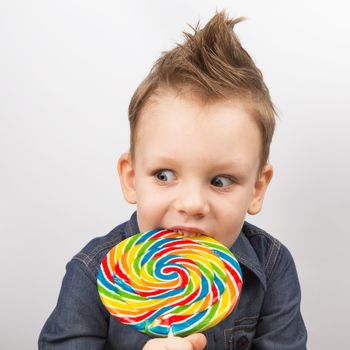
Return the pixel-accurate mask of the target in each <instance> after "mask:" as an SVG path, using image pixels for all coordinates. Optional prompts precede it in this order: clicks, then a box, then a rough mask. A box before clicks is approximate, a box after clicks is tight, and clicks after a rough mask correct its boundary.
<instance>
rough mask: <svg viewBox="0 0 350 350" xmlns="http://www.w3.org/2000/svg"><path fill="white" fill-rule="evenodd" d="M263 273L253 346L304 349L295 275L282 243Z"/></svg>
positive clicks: (258, 347)
mask: <svg viewBox="0 0 350 350" xmlns="http://www.w3.org/2000/svg"><path fill="white" fill-rule="evenodd" d="M267 277H268V284H267V292H266V294H265V298H264V302H263V306H262V309H261V312H260V319H259V322H258V327H257V331H256V335H255V339H254V342H253V344H254V345H253V349H255V350H258V349H259V350H263V349H268V350H272V349H278V350H305V349H306V340H307V333H306V328H305V325H304V321H303V319H302V316H301V313H300V300H301V292H300V285H299V280H298V275H297V271H296V268H295V264H294V261H293V258H292V256H291V254H290V252H289V251H288V250H287V248H286V247H284V246H283V245H281V248H280V251H279V254H278V255H277V258H276V262H275V264H274V267H273V269H272V272H271V273H270V276H267Z"/></svg>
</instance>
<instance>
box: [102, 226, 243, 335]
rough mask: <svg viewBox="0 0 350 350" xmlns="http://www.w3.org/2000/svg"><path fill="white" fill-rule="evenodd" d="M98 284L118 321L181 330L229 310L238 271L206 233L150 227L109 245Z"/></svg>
mask: <svg viewBox="0 0 350 350" xmlns="http://www.w3.org/2000/svg"><path fill="white" fill-rule="evenodd" d="M97 286H98V292H99V294H100V297H101V300H102V302H103V304H104V305H105V307H106V308H107V310H108V311H109V312H110V313H111V314H112V315H113V316H114V317H115V318H116V319H118V320H119V321H120V322H122V323H124V324H128V325H130V326H132V327H134V328H136V329H138V330H139V331H141V332H145V333H147V334H149V335H151V336H157V337H166V336H167V335H168V334H169V332H172V333H173V334H175V335H177V336H186V335H189V334H191V333H194V332H200V331H203V330H205V329H208V328H210V327H212V326H214V325H216V324H217V323H219V322H220V321H221V320H223V319H224V318H225V317H226V316H228V315H229V314H230V312H231V311H232V309H233V308H234V306H235V305H236V303H237V301H238V297H239V294H240V291H241V288H242V273H241V269H240V266H239V264H238V262H237V260H236V259H235V257H234V256H233V254H232V253H231V252H230V251H229V250H228V249H227V248H226V247H225V246H223V245H222V244H221V243H219V242H217V241H216V240H214V239H212V238H210V237H207V236H203V235H201V236H196V237H184V236H183V234H182V233H180V232H174V231H170V230H152V231H148V232H145V233H139V234H136V235H134V236H131V237H129V238H127V239H125V240H124V241H122V242H120V243H119V244H117V245H116V246H114V247H113V248H112V249H111V250H110V251H109V253H108V254H107V255H106V256H105V257H104V259H103V261H102V263H101V265H100V268H99V271H98V275H97Z"/></svg>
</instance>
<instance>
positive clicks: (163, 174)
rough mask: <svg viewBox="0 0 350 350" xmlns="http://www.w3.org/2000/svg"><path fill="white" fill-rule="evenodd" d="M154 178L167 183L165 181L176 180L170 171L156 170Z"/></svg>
mask: <svg viewBox="0 0 350 350" xmlns="http://www.w3.org/2000/svg"><path fill="white" fill-rule="evenodd" d="M154 176H155V177H156V178H157V180H159V181H163V182H167V181H172V180H175V179H176V176H175V173H174V172H173V171H172V170H166V169H164V170H158V171H157V172H156V173H155V174H154Z"/></svg>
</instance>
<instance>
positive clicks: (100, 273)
mask: <svg viewBox="0 0 350 350" xmlns="http://www.w3.org/2000/svg"><path fill="white" fill-rule="evenodd" d="M97 280H98V281H99V282H100V283H101V284H102V285H103V286H104V287H105V288H106V289H108V290H110V291H112V292H115V286H114V284H113V283H111V282H110V281H109V280H108V279H107V278H106V277H105V275H104V273H103V271H102V269H101V267H100V268H99V270H98V273H97Z"/></svg>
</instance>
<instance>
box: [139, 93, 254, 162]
mask: <svg viewBox="0 0 350 350" xmlns="http://www.w3.org/2000/svg"><path fill="white" fill-rule="evenodd" d="M135 136H136V144H135V151H136V152H135V153H136V154H135V156H136V157H137V153H139V154H141V155H144V156H147V155H149V156H152V154H155V153H157V154H161V153H162V154H164V153H171V154H172V155H177V154H179V153H181V155H182V156H183V155H184V153H187V154H188V156H193V155H194V153H195V154H196V155H197V156H202V157H203V161H204V160H205V159H209V158H210V157H219V156H220V159H221V160H222V159H224V158H225V157H226V158H228V159H234V158H236V159H237V158H246V159H247V160H249V161H251V162H252V161H255V160H256V158H257V159H258V160H259V155H260V139H261V135H260V132H259V128H258V126H257V125H256V123H255V121H254V119H253V117H252V116H251V115H250V113H249V109H248V108H246V104H245V103H243V102H240V101H239V100H237V99H235V100H234V99H230V100H229V99H221V100H213V101H209V100H203V99H202V98H200V97H199V96H198V95H195V94H193V93H192V94H191V93H188V94H183V93H181V94H179V93H177V92H175V91H165V92H162V93H160V94H157V95H155V96H153V97H152V98H151V99H150V101H149V102H148V103H147V105H146V106H145V107H144V109H143V111H142V113H141V115H140V119H139V121H138V126H137V130H136V135H135ZM242 161H243V160H242Z"/></svg>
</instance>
